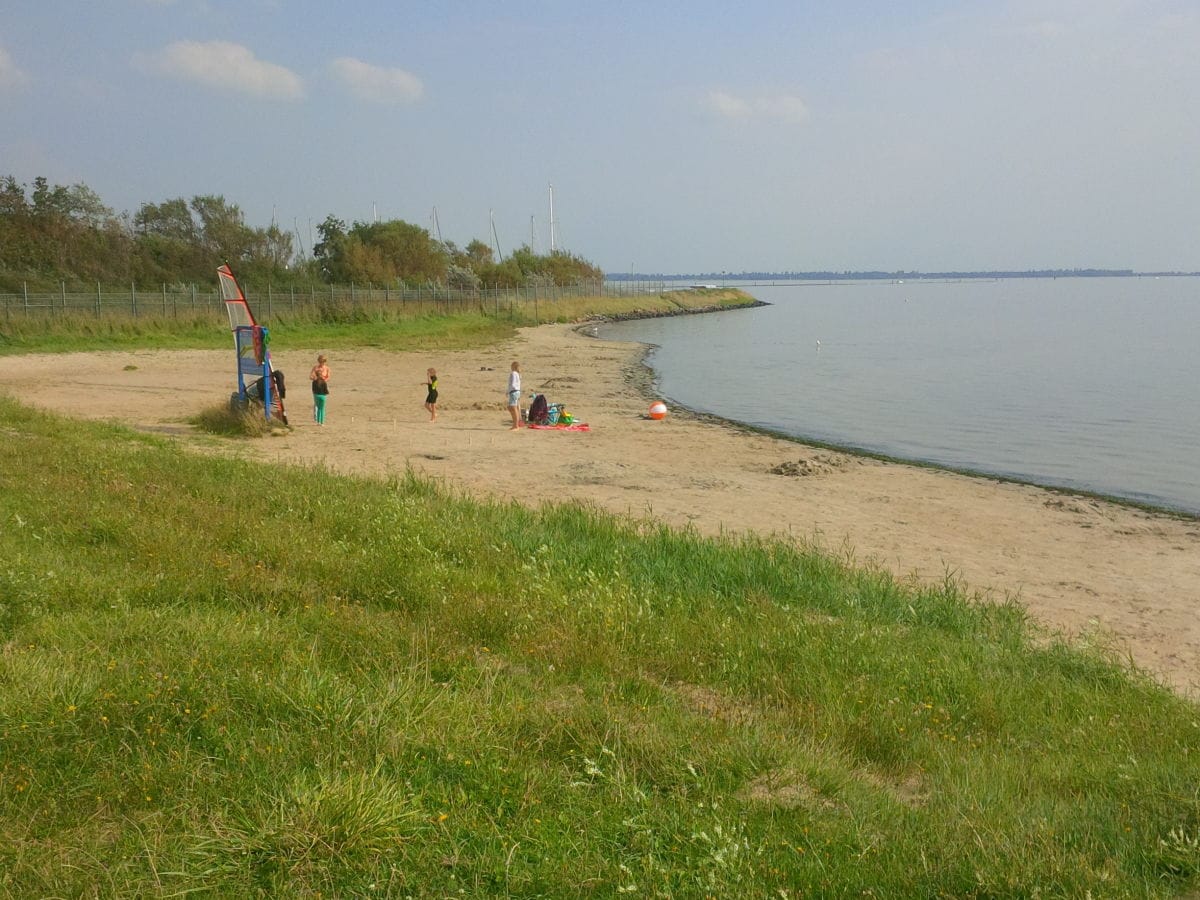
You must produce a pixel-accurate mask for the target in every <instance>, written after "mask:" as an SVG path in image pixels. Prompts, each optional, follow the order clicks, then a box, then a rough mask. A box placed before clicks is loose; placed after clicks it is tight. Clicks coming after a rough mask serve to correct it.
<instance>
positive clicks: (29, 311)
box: [0, 280, 667, 322]
mask: <svg viewBox="0 0 1200 900" xmlns="http://www.w3.org/2000/svg"><path fill="white" fill-rule="evenodd" d="M242 288H243V290H244V291H245V293H246V299H247V301H249V303H250V306H251V308H252V309H253V310H254V311H255V313H256V314H257V315H258V316H259V317H260V318H261V319H262V320H263V321H267V322H269V321H270V320H271V318H272V317H273V316H274V315H275V314H277V313H304V314H308V315H313V314H319V313H320V312H321V311H323V310H337V311H340V312H345V311H347V310H349V311H351V313H352V312H353V311H354V310H355V309H359V308H361V309H363V310H364V311H365V310H367V309H378V308H388V307H392V308H396V307H399V308H401V309H403V310H404V311H406V312H412V313H414V314H415V313H434V314H442V315H449V314H453V313H462V312H474V311H478V312H483V313H487V314H494V315H505V314H512V312H513V310H515V309H525V310H528V309H533V311H534V316H535V318H536V317H537V315H538V312H537V310H538V305H539V304H546V305H547V308H546V313H547V316H552V315H553V312H552V310H553V305H554V304H555V303H556V302H560V301H563V300H566V299H574V298H578V297H599V296H604V297H636V296H644V295H647V294H659V293H662V292H663V291H664V290H666V289H667V288H666V285H665V283H664V282H662V281H616V282H612V281H603V280H596V281H584V282H580V283H577V284H572V285H525V286H522V287H480V288H467V289H459V288H449V287H443V286H439V285H427V286H422V287H415V288H412V287H387V286H383V287H380V286H377V285H354V284H350V285H335V284H315V283H313V284H307V285H303V286H297V285H288V286H286V287H272V285H271V284H269V283H268V284H267V285H265V286H255V285H248V284H243V285H242ZM0 310H2V313H0V314H2V315H3V316H4V319H5V320H6V321H13V320H14V319H18V318H33V317H59V316H64V317H65V316H73V317H93V318H97V319H100V318H105V317H121V318H139V317H143V316H157V317H161V318H167V317H170V318H178V317H180V316H188V317H192V318H194V317H196V316H201V317H207V316H208V315H210V314H211V315H212V317H213V318H214V319H215V320H217V321H221V320H223V319H224V318H225V304H224V301H222V299H221V295H220V291H219V290H218V288H217V286H216V285H215V284H213V285H205V286H200V285H195V284H185V285H167V284H164V285H161V286H160V287H159V288H156V289H147V288H144V287H141V288H140V287H138V286H137V285H134V284H131V285H129V286H128V287H113V286H111V285H109V286H102V285H100V284H97V285H96V286H95V287H94V288H84V287H79V286H74V287H69V286H68V285H67V284H66V283H65V282H63V283H62V284H61V285H60V287H59V289H58V290H57V291H31V290H29V288H28V286H23V289H22V291H21V292H20V293H0Z"/></svg>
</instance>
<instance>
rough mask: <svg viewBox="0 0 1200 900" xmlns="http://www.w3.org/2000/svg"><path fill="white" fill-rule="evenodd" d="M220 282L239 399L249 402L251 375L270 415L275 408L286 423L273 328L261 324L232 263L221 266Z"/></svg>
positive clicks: (218, 275)
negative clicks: (273, 365)
mask: <svg viewBox="0 0 1200 900" xmlns="http://www.w3.org/2000/svg"><path fill="white" fill-rule="evenodd" d="M217 282H218V283H219V284H220V286H221V299H222V300H224V301H225V312H226V313H228V315H229V330H230V331H231V332H233V348H234V351H235V352H236V353H237V376H238V394H237V396H238V401H239V403H241V404H242V405H243V406H244V405H245V404H246V402H247V393H246V391H247V385H246V376H247V375H249V376H251V379H252V380H251V382H250V387H251V395H252V396H253V395H259V396H253V399H258V400H261V401H262V405H263V411H264V413H265V415H266V417H267V418H268V419H270V418H271V413H272V411H274V412H275V414H276V415H277V416H278V417H279V419H280V420H281V421H282V422H283V424H284V425H286V424H287V414H286V412H284V408H283V391H282V390H279V389H278V385H280V384H281V383H282V381H283V373H282V372H279V373H276V372H274V370H273V369H272V368H271V350H270V348H269V346H268V342H269V340H270V331H268V330H267V328H266V327H264V326H262V325H259V324H258V322H257V321H255V319H254V313H252V312H251V311H250V304H249V302H248V301H247V300H246V295H245V294H244V293H243V292H242V286H241V285H240V284H238V280H237V279H236V278H235V277H234V276H233V272H232V271H231V270H230V268H229V266H227V265H225V266H220V267H219V268H218V269H217Z"/></svg>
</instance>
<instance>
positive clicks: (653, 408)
mask: <svg viewBox="0 0 1200 900" xmlns="http://www.w3.org/2000/svg"><path fill="white" fill-rule="evenodd" d="M666 417H667V404H665V403H663V402H662V401H661V400H655V401H654V402H653V403H651V404H650V418H652V419H656V420H657V419H665V418H666Z"/></svg>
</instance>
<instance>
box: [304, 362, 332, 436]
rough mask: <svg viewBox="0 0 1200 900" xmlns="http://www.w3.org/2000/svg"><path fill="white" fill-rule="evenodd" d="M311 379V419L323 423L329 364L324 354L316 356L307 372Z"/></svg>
mask: <svg viewBox="0 0 1200 900" xmlns="http://www.w3.org/2000/svg"><path fill="white" fill-rule="evenodd" d="M308 377H309V379H310V380H311V381H312V393H313V421H315V422H316V423H317V424H318V425H324V424H325V400H326V398H327V397H328V396H329V364H328V360H326V358H325V355H324V354H322V355H320V356H318V357H317V364H316V365H315V366H313V367H312V371H311V372H309V373H308Z"/></svg>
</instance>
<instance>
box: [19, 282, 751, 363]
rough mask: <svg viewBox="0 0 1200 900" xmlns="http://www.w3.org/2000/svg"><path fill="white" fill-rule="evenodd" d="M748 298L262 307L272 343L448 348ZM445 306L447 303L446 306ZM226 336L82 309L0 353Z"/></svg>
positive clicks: (220, 320) (146, 345)
mask: <svg viewBox="0 0 1200 900" xmlns="http://www.w3.org/2000/svg"><path fill="white" fill-rule="evenodd" d="M752 302H753V300H752V298H750V297H749V296H748V295H747V294H745V293H743V292H741V291H739V290H735V289H732V288H730V289H724V290H713V291H672V292H668V293H665V294H659V295H645V296H636V297H566V298H563V299H560V300H555V301H541V302H540V303H537V302H534V301H531V300H520V301H517V300H503V301H497V303H496V304H495V305H494V306H493V305H490V301H489V303H487V304H482V305H480V306H479V307H477V308H474V309H471V310H469V311H465V310H462V309H461V308H459V309H457V310H456V309H453V308H452V307H447V306H445V305H439V304H438V303H437V302H431V301H423V302H419V303H416V302H409V303H404V304H400V303H392V304H390V305H383V304H376V305H372V304H364V303H360V304H358V305H353V306H352V305H350V304H348V303H338V304H330V303H323V304H316V305H310V306H304V307H301V308H299V309H297V310H295V311H291V310H289V309H287V308H285V307H284V306H283V305H282V304H280V307H279V309H278V310H276V312H275V313H274V315H272V316H269V317H268V316H263V311H262V310H259V311H258V313H259V315H260V317H262V322H263V324H264V325H266V326H267V327H268V328H269V329H270V331H271V341H272V346H273V347H276V348H279V349H293V348H296V349H311V348H313V347H322V348H325V349H335V350H336V349H344V348H358V347H375V348H379V349H383V350H414V349H418V348H419V349H422V350H457V349H463V348H467V347H477V346H484V345H487V344H494V343H496V342H498V341H502V340H505V339H507V338H510V337H512V336H513V334H514V333H515V330H516V328H518V327H521V326H525V325H534V324H539V323H546V322H573V321H576V320H578V319H581V318H584V317H586V316H590V315H629V314H630V313H635V312H644V313H650V312H654V313H664V312H673V311H680V310H694V309H700V308H705V307H710V306H726V307H734V306H741V305H747V304H749V303H752ZM448 310H449V311H448ZM229 345H230V336H229V327H228V323H227V322H226V321H225V317H224V311H223V310H220V311H215V312H214V311H210V312H209V313H208V314H204V313H196V312H193V311H190V310H189V311H186V312H185V313H183V314H181V315H179V316H167V315H161V314H154V315H144V316H139V317H136V318H134V317H131V316H127V315H119V314H106V315H105V316H104V317H102V318H96V317H94V316H92V315H89V314H85V313H70V314H67V313H57V314H52V315H44V314H43V315H36V316H30V317H25V316H15V317H12V318H11V319H9V320H8V321H5V322H0V355H12V354H18V353H68V352H78V351H91V350H139V349H161V350H184V349H201V350H205V349H224V348H227V347H228V346H229Z"/></svg>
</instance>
